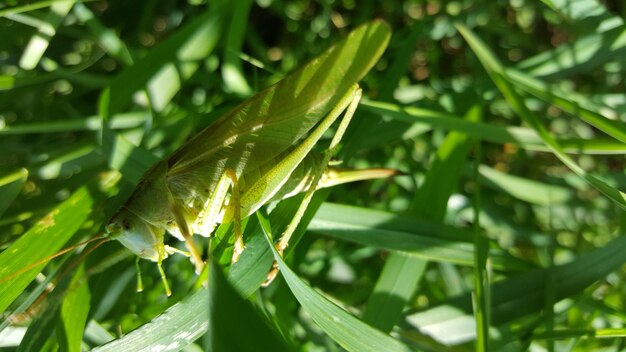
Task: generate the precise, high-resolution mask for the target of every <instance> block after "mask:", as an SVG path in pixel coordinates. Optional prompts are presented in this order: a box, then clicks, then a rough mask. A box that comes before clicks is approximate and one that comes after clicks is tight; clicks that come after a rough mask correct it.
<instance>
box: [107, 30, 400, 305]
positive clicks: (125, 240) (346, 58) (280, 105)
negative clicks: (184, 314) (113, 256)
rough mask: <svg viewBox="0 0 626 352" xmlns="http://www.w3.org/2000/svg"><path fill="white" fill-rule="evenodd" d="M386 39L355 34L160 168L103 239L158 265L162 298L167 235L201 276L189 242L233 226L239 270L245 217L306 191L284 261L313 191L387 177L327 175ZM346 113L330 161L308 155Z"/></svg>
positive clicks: (377, 173)
mask: <svg viewBox="0 0 626 352" xmlns="http://www.w3.org/2000/svg"><path fill="white" fill-rule="evenodd" d="M389 38H390V30H389V28H388V26H387V25H386V24H385V23H384V22H382V21H373V22H370V23H368V24H365V25H362V26H360V27H358V28H357V29H355V30H354V31H352V32H351V33H349V34H348V36H347V37H346V38H344V39H343V40H342V41H340V42H339V43H337V44H336V45H334V46H332V47H331V48H329V49H328V50H326V51H325V52H323V53H322V54H321V55H319V56H318V57H317V58H315V59H313V60H312V61H310V62H309V63H308V64H307V65H305V66H304V67H302V68H300V69H299V70H297V71H295V72H294V73H292V74H290V75H289V76H287V77H286V78H284V79H283V80H281V81H280V82H278V83H276V84H274V85H273V86H270V87H269V88H267V89H265V90H263V91H261V92H260V93H258V94H256V95H255V96H253V97H252V98H250V99H248V100H247V101H245V102H243V103H242V104H240V105H239V106H237V107H236V108H235V109H233V110H232V111H231V112H229V113H227V114H226V115H224V116H222V117H221V118H220V119H218V120H217V121H215V122H214V123H213V124H211V125H210V126H208V127H207V128H205V129H204V130H203V131H201V132H200V133H198V134H197V135H195V136H194V137H193V138H192V139H190V140H189V141H187V142H186V143H185V144H184V145H182V146H181V147H180V148H178V149H177V150H176V151H174V152H173V153H172V154H171V155H170V156H169V157H167V158H165V159H163V160H161V161H159V162H157V163H156V164H155V165H154V166H153V167H152V168H150V169H149V170H148V171H147V172H146V173H145V174H144V176H143V177H142V179H141V181H140V182H139V184H138V186H137V187H136V189H135V190H134V192H133V193H132V195H131V196H130V198H129V199H128V200H127V201H126V202H125V203H124V204H123V205H122V207H121V208H120V209H119V210H118V211H117V212H116V213H115V214H114V215H113V216H112V218H111V219H110V220H109V221H108V222H107V224H106V230H107V232H108V233H109V234H110V235H109V237H110V238H111V239H116V240H118V241H120V242H121V243H122V244H123V245H124V246H126V247H127V248H128V249H130V250H131V251H132V252H133V253H135V254H136V255H137V256H138V257H139V258H143V259H148V260H151V261H154V262H157V263H158V265H159V270H160V271H161V275H162V279H163V282H164V284H165V286H166V291H168V294H169V288H168V286H167V280H166V279H165V274H164V272H163V269H162V268H161V262H162V261H163V260H164V259H165V258H166V257H167V256H168V254H171V253H172V252H173V251H175V249H173V248H171V247H168V246H166V245H165V244H164V235H165V232H166V231H167V232H169V233H171V234H172V235H174V236H176V237H177V238H179V239H181V240H184V241H185V243H186V246H187V248H188V250H189V254H190V256H191V259H192V261H193V262H194V263H195V265H196V271H197V272H199V271H200V270H202V267H203V264H204V263H203V260H202V257H201V254H200V253H199V251H198V250H197V249H196V246H195V245H194V242H193V240H192V238H191V237H192V236H193V235H194V234H200V235H202V236H205V237H208V236H209V235H211V233H212V232H213V229H214V227H215V226H216V224H218V223H228V222H232V223H233V228H234V233H235V237H236V241H235V247H234V249H233V261H236V260H237V258H238V257H239V255H241V253H242V251H243V249H244V244H243V239H242V234H241V227H240V220H241V219H242V218H245V217H247V216H249V215H250V214H252V213H254V212H255V211H256V210H258V209H259V208H260V207H261V206H263V205H264V204H266V203H268V202H269V201H271V200H272V199H282V198H285V197H288V196H291V195H293V194H295V193H299V192H306V195H305V198H304V201H303V202H302V204H301V206H300V208H299V209H298V212H297V213H296V216H295V217H294V220H293V221H292V223H291V224H290V226H288V227H287V230H286V232H285V233H284V234H283V237H282V238H281V240H280V241H279V242H278V244H277V247H278V249H279V251H280V252H282V251H283V250H284V249H285V248H286V247H287V244H288V241H289V237H290V235H291V232H293V230H294V229H295V226H296V225H297V222H298V221H299V218H300V217H301V216H302V213H303V212H304V210H305V209H306V206H307V204H308V201H309V200H310V197H311V195H312V193H313V192H314V190H315V189H316V188H319V187H327V186H332V185H334V184H338V183H344V182H350V181H353V180H359V179H368V178H380V177H387V176H390V175H392V174H393V171H391V170H386V169H370V170H359V171H349V172H342V171H338V169H334V168H330V167H327V165H328V164H329V161H330V158H331V157H332V155H333V152H334V150H335V149H336V147H337V145H338V143H339V141H340V138H341V136H342V135H343V132H344V131H345V129H346V128H347V125H348V123H349V121H350V118H351V117H352V115H353V113H354V110H355V109H356V107H357V105H358V102H359V99H360V97H361V90H360V88H359V87H358V85H357V82H358V81H359V80H361V79H362V78H363V77H364V76H365V74H366V73H367V72H368V71H369V70H370V69H371V68H372V67H373V66H374V64H375V63H376V62H377V61H378V59H379V58H380V56H381V55H382V53H383V51H384V50H385V48H386V45H387V43H388V41H389ZM285 98H287V99H285ZM344 112H345V114H344V116H343V117H342V118H341V122H340V124H339V126H338V127H337V129H336V132H335V135H334V137H333V139H332V141H331V144H330V147H329V148H328V150H327V152H325V153H323V154H322V155H317V154H314V153H312V152H311V150H312V148H313V147H314V146H315V145H316V144H317V142H318V141H319V140H320V138H321V137H322V135H323V134H324V133H325V132H326V131H328V130H329V128H330V127H331V126H332V125H333V123H334V122H335V121H336V120H337V119H338V118H339V117H340V115H341V114H342V113H344Z"/></svg>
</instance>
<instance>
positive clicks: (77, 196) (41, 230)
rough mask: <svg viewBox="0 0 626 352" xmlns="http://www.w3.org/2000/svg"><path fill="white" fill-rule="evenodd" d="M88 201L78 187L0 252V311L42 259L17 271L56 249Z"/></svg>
mask: <svg viewBox="0 0 626 352" xmlns="http://www.w3.org/2000/svg"><path fill="white" fill-rule="evenodd" d="M92 204H93V199H92V197H91V195H90V194H89V192H88V191H87V189H86V188H80V189H79V190H77V191H76V192H74V194H72V196H71V197H69V198H68V199H67V200H66V201H65V202H63V203H62V204H61V205H59V206H58V207H57V208H56V209H54V210H53V211H52V212H50V213H49V214H48V215H46V216H45V217H43V219H41V220H39V222H37V224H35V226H33V227H32V228H31V229H30V230H28V232H26V233H25V234H24V235H23V236H22V237H20V238H19V239H18V240H17V241H15V242H14V243H13V244H12V245H11V246H10V247H9V248H7V249H6V250H4V251H3V252H2V253H0V312H3V311H4V310H5V309H6V308H7V307H8V306H9V304H11V302H13V300H14V299H15V298H16V297H17V296H18V295H19V294H20V293H22V291H23V290H24V289H25V288H26V286H28V284H29V283H30V282H31V281H32V280H33V279H34V278H35V276H36V275H37V274H38V273H39V272H40V271H41V269H42V268H43V267H44V266H45V263H42V264H39V265H35V266H34V267H32V268H30V269H29V270H27V271H25V272H21V271H22V270H23V269H25V268H29V267H30V266H32V264H34V263H37V262H38V261H39V260H41V259H43V258H46V257H48V256H50V255H52V254H54V253H55V252H57V251H58V250H59V249H60V248H61V247H62V246H63V245H64V244H65V243H66V242H67V241H68V240H69V239H70V238H71V237H72V235H73V234H74V233H75V232H76V231H77V230H78V229H79V228H80V226H81V225H82V223H83V221H85V219H86V218H87V215H89V213H90V211H91V207H92Z"/></svg>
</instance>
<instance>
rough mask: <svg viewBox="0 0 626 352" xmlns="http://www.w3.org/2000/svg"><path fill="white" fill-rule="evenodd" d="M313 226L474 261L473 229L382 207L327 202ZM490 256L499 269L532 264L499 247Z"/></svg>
mask: <svg viewBox="0 0 626 352" xmlns="http://www.w3.org/2000/svg"><path fill="white" fill-rule="evenodd" d="M309 230H311V231H315V232H319V233H321V234H324V235H328V236H332V237H334V238H337V239H341V240H344V241H350V242H356V243H359V244H362V245H366V246H372V247H376V248H380V249H385V250H397V251H403V252H406V253H408V254H410V255H414V256H417V257H420V258H424V259H428V260H432V261H437V262H444V263H454V264H459V265H467V266H472V265H473V264H474V247H473V244H472V243H471V241H472V238H473V237H472V233H471V232H470V231H468V230H463V229H459V228H455V227H452V226H448V225H442V224H438V223H435V222H430V221H422V220H416V219H413V218H410V217H403V216H399V215H397V214H393V213H388V212H383V211H379V210H372V209H367V208H361V207H353V206H347V205H340V204H332V203H325V204H323V205H322V207H321V208H320V210H319V211H318V212H317V214H315V218H314V219H313V221H312V222H311V225H310V226H309ZM489 257H490V258H491V260H492V265H493V267H494V269H498V270H512V271H517V270H523V269H528V268H530V267H532V265H529V264H528V263H526V262H523V261H520V260H519V259H515V258H514V257H512V256H510V255H507V254H506V253H503V252H502V251H500V250H496V249H491V250H490V253H489Z"/></svg>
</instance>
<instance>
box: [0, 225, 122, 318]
mask: <svg viewBox="0 0 626 352" xmlns="http://www.w3.org/2000/svg"><path fill="white" fill-rule="evenodd" d="M109 240H110V238H108V237H104V236H99V237H95V238H92V239H89V240H87V241H83V242H80V243H78V244H75V245H73V246H70V247H68V248H65V249H63V250H61V251H59V252H57V253H55V254H53V255H51V256H49V257H46V258H43V259H42V260H39V261H37V262H35V263H32V264H30V265H28V266H27V267H25V268H23V269H21V270H19V271H17V272H15V273H13V274H11V275H9V276H6V277H4V278H2V279H1V280H0V283H3V282H6V281H9V280H11V279H13V278H15V277H16V276H17V275H20V274H23V273H25V272H27V271H29V270H31V269H33V268H34V267H36V266H38V265H41V264H44V263H46V262H48V261H50V260H52V259H54V258H57V257H59V256H61V255H63V254H65V253H68V252H70V251H72V250H75V249H76V248H79V247H81V246H84V245H88V244H89V243H91V242H95V241H97V242H96V243H95V244H94V245H93V246H91V247H89V248H87V249H86V250H85V251H84V252H83V253H81V255H80V257H78V258H77V259H76V260H73V261H72V262H70V263H69V264H68V265H67V267H66V268H64V269H63V271H61V272H60V273H59V274H55V273H53V274H52V276H54V277H55V279H52V280H50V279H48V280H44V282H42V284H41V285H42V287H43V288H42V289H39V290H35V292H33V294H31V296H30V298H29V299H27V300H26V301H25V302H24V303H23V304H22V305H21V306H20V307H18V308H17V309H16V310H15V311H14V312H13V313H11V314H10V315H9V316H8V318H7V319H6V320H5V321H4V322H3V323H2V324H0V331H1V330H3V329H4V328H5V327H6V326H7V325H8V324H20V322H23V321H26V320H28V319H31V318H32V317H33V316H36V315H38V314H39V313H40V312H42V311H43V310H45V309H46V307H47V306H48V303H49V302H47V300H46V298H47V297H48V295H50V293H52V292H53V290H54V289H55V288H56V286H57V285H58V283H59V282H61V281H62V280H63V279H64V278H65V277H66V276H67V275H68V274H69V273H71V272H72V270H74V269H75V268H76V266H78V265H79V264H80V263H81V262H83V261H84V259H85V258H86V257H87V256H88V255H89V254H91V253H92V252H93V251H94V250H96V249H97V248H98V247H100V246H101V245H102V244H104V243H106V242H108V241H109ZM53 280H54V282H52V281H53ZM84 280H86V278H85V279H83V280H81V281H78V282H76V283H74V284H73V285H72V287H69V288H66V289H65V290H66V293H67V292H69V291H70V290H72V289H74V288H76V287H78V286H80V285H81V284H82V283H83V282H84ZM37 291H38V292H37ZM63 296H64V295H63ZM57 298H60V297H57Z"/></svg>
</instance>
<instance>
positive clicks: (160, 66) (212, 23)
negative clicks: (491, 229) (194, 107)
mask: <svg viewBox="0 0 626 352" xmlns="http://www.w3.org/2000/svg"><path fill="white" fill-rule="evenodd" d="M222 20H223V11H222V9H213V8H209V9H208V10H207V11H206V12H205V13H204V14H202V15H200V16H199V17H197V18H195V19H194V20H193V21H192V22H190V23H189V24H187V25H186V26H185V27H184V28H183V29H181V30H179V31H177V32H176V34H174V35H173V36H171V37H170V38H168V39H167V40H165V41H163V42H162V43H160V44H159V45H158V46H157V47H155V48H154V49H153V50H151V51H150V53H149V54H148V55H147V56H145V57H143V58H141V59H139V60H137V61H136V62H135V64H134V65H133V66H130V67H128V68H126V69H125V70H124V71H122V72H121V73H120V74H119V75H117V76H116V77H115V78H114V79H113V81H112V82H111V84H110V86H109V89H110V92H111V93H110V94H111V95H110V103H109V104H110V106H109V113H110V114H115V113H117V112H120V111H123V110H124V108H125V107H126V106H127V105H128V104H129V103H130V102H131V101H132V99H133V95H134V94H135V93H136V92H137V91H139V90H141V89H144V88H145V87H146V86H147V87H148V93H149V95H150V98H151V102H152V103H153V106H154V108H155V109H156V110H157V111H160V110H162V109H163V108H164V107H165V105H167V103H168V102H169V101H170V99H171V98H172V97H173V96H174V95H175V94H176V93H177V92H178V90H179V89H180V84H181V82H182V81H183V79H185V78H188V77H189V76H191V73H193V72H194V71H195V70H196V69H197V67H198V62H199V60H202V59H203V58H205V57H206V56H208V55H209V53H211V52H212V51H213V49H214V48H215V46H216V44H217V42H218V39H219V36H220V33H221V30H222ZM179 73H181V74H182V75H183V77H180V76H179Z"/></svg>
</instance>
